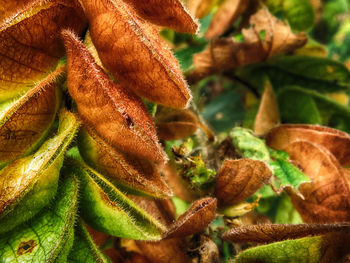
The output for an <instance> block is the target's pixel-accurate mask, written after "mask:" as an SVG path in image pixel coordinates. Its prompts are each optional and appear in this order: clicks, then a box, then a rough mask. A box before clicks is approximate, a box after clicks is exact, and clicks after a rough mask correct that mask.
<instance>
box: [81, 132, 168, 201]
mask: <svg viewBox="0 0 350 263" xmlns="http://www.w3.org/2000/svg"><path fill="white" fill-rule="evenodd" d="M78 145H79V151H80V153H81V155H82V157H83V159H84V160H85V161H86V162H87V163H88V164H89V165H91V166H92V167H93V168H94V169H96V170H97V171H99V172H101V173H103V174H104V175H105V176H106V177H108V178H109V179H110V180H111V181H112V182H113V183H115V184H117V185H118V186H119V187H121V188H122V189H125V190H128V191H129V192H130V191H131V192H139V193H142V194H145V195H150V196H154V197H157V198H169V197H171V196H172V191H171V189H170V188H169V187H168V186H167V184H166V183H165V181H164V180H163V178H162V177H161V175H160V172H159V171H158V168H157V167H156V165H155V164H154V163H153V162H151V161H148V160H146V159H142V158H139V157H137V156H134V155H131V154H127V153H123V152H121V151H118V150H117V149H115V148H113V147H111V146H110V145H109V144H108V143H106V142H105V141H104V140H103V139H102V138H101V137H100V136H99V135H98V134H97V133H96V131H94V129H91V128H88V127H84V129H82V130H81V131H80V134H79V141H78Z"/></svg>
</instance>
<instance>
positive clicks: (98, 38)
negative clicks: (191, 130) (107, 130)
mask: <svg viewBox="0 0 350 263" xmlns="http://www.w3.org/2000/svg"><path fill="white" fill-rule="evenodd" d="M82 2H83V6H84V10H85V12H86V15H87V17H88V19H89V22H90V34H91V39H92V42H93V43H94V45H95V47H96V49H97V51H98V54H99V57H100V59H101V61H102V63H103V64H104V66H105V67H106V68H107V69H108V70H109V71H110V72H111V73H112V74H113V75H114V76H115V78H116V79H117V80H118V81H119V82H120V83H121V84H122V85H123V86H125V87H127V88H128V89H130V90H133V91H134V92H135V93H136V94H138V95H139V96H142V97H145V98H147V99H149V100H151V101H154V102H157V103H160V104H164V105H167V106H170V107H176V108H184V107H186V106H187V104H188V102H189V100H190V98H191V95H190V91H189V90H188V88H187V84H186V82H185V81H184V79H183V77H182V73H181V71H180V67H179V65H178V62H177V61H176V59H175V57H174V56H173V54H172V53H171V51H170V50H169V48H168V47H167V46H166V44H165V42H163V41H162V40H161V39H160V37H159V35H158V32H157V30H156V29H154V28H153V27H152V26H151V25H149V24H148V23H147V22H145V21H144V20H143V19H141V18H139V17H137V16H135V15H134V14H133V9H132V8H130V7H129V6H128V5H127V4H126V3H124V2H123V1H122V0H99V1H90V0H83V1H82Z"/></svg>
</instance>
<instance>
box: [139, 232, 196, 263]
mask: <svg viewBox="0 0 350 263" xmlns="http://www.w3.org/2000/svg"><path fill="white" fill-rule="evenodd" d="M136 243H137V246H138V247H139V248H140V250H141V251H142V253H143V255H144V256H145V257H146V258H147V259H148V260H149V261H150V262H152V263H189V262H191V260H190V258H189V257H188V256H187V255H186V250H187V242H186V241H185V240H182V239H180V238H172V239H165V240H161V241H157V242H144V241H136Z"/></svg>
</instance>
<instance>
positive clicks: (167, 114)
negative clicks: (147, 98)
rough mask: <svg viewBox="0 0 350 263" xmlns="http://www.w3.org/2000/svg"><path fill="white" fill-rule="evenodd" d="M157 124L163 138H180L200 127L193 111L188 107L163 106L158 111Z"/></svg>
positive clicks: (159, 134)
mask: <svg viewBox="0 0 350 263" xmlns="http://www.w3.org/2000/svg"><path fill="white" fill-rule="evenodd" d="M155 124H156V127H157V132H158V136H159V138H160V139H162V140H178V139H182V138H185V137H187V136H190V135H192V134H193V133H194V132H195V131H196V130H197V129H198V127H199V121H198V118H197V116H196V115H194V113H193V112H191V111H190V110H187V109H173V108H166V107H162V108H160V110H158V111H157V114H156V118H155Z"/></svg>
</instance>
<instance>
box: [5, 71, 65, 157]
mask: <svg viewBox="0 0 350 263" xmlns="http://www.w3.org/2000/svg"><path fill="white" fill-rule="evenodd" d="M63 70H64V69H63V68H62V67H61V68H58V69H57V70H56V71H55V72H53V73H52V74H50V75H49V76H48V77H47V78H46V79H44V80H43V81H41V82H39V83H38V84H37V85H36V86H35V87H34V88H33V89H31V90H29V91H28V92H27V93H25V94H24V95H23V96H21V97H19V98H18V99H16V100H14V101H9V102H7V103H3V104H2V105H0V107H1V110H0V138H2V139H1V140H0V163H6V162H8V161H11V160H13V159H16V158H18V157H21V156H23V155H25V154H27V153H29V152H31V151H33V150H35V148H36V147H37V146H38V144H39V143H40V142H41V140H42V139H43V138H44V137H45V135H46V134H47V133H48V131H49V129H50V127H51V125H52V123H53V121H54V120H55V116H56V113H57V110H58V106H59V103H60V92H59V88H58V85H59V81H58V78H59V77H60V75H61V74H62V73H63Z"/></svg>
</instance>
